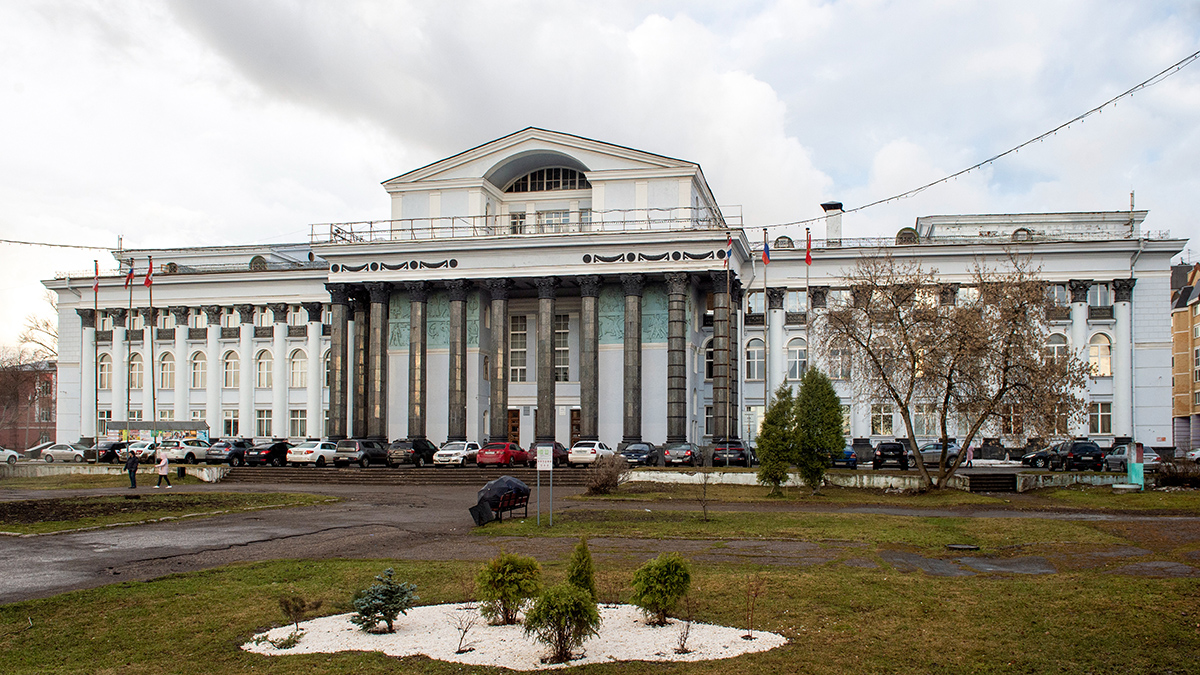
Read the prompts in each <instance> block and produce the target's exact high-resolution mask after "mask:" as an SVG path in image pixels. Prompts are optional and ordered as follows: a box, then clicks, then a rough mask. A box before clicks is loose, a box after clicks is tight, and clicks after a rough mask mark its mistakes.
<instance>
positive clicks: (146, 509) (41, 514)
mask: <svg viewBox="0 0 1200 675" xmlns="http://www.w3.org/2000/svg"><path fill="white" fill-rule="evenodd" d="M138 497H139V498H138V499H126V498H124V497H73V498H65V499H29V500H23V501H14V502H0V525H3V524H12V525H32V524H34V523H48V522H62V521H67V520H80V519H83V518H97V517H104V516H112V515H118V514H137V513H153V512H160V511H164V510H172V511H174V510H180V511H183V510H190V509H199V510H214V509H221V508H227V507H228V506H230V505H231V504H232V503H233V500H230V499H229V498H228V497H227V496H226V495H213V494H193V493H175V494H171V493H166V494H155V495H138Z"/></svg>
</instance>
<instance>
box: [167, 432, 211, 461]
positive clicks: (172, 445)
mask: <svg viewBox="0 0 1200 675" xmlns="http://www.w3.org/2000/svg"><path fill="white" fill-rule="evenodd" d="M158 449H159V452H162V453H164V454H166V456H167V459H169V460H171V461H172V462H176V463H180V464H199V463H200V460H201V459H205V458H206V457H207V456H208V443H207V442H206V441H202V440H200V439H199V438H168V439H167V440H165V441H163V442H162V443H160V444H159V447H158Z"/></svg>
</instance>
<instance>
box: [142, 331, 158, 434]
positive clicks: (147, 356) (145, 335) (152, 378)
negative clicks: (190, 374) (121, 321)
mask: <svg viewBox="0 0 1200 675" xmlns="http://www.w3.org/2000/svg"><path fill="white" fill-rule="evenodd" d="M149 314H150V312H148V311H147V312H143V318H142V419H143V420H146V421H148V422H149V421H153V420H156V419H157V418H156V417H155V413H154V387H156V386H158V382H157V380H158V371H157V370H155V363H154V360H155V359H156V358H158V350H157V349H152V348H151V345H152V343H151V340H153V339H154V320H153V319H152V318H150V317H149ZM151 354H153V355H154V356H151Z"/></svg>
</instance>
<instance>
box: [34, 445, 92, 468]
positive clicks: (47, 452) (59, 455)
mask: <svg viewBox="0 0 1200 675" xmlns="http://www.w3.org/2000/svg"><path fill="white" fill-rule="evenodd" d="M87 451H88V447H87V446H86V445H80V444H78V443H55V444H54V445H51V446H49V447H47V448H44V449H43V450H42V459H44V460H45V461H46V463H52V462H82V461H83V458H84V453H85V452H87Z"/></svg>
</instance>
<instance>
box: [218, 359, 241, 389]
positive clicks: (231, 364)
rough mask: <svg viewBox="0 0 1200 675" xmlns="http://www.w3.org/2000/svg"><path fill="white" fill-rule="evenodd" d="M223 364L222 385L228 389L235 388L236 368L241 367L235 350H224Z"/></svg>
mask: <svg viewBox="0 0 1200 675" xmlns="http://www.w3.org/2000/svg"><path fill="white" fill-rule="evenodd" d="M222 363H223V365H224V370H225V377H224V382H222V386H225V387H228V388H230V389H235V388H237V386H238V370H239V368H240V367H241V362H240V360H239V359H238V355H237V352H232V351H230V352H225V358H224V359H222Z"/></svg>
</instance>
